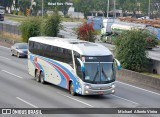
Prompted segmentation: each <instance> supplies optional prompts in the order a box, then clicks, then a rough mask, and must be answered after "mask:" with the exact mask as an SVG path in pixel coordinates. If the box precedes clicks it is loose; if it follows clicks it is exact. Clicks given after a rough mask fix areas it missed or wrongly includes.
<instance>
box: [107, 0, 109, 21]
mask: <svg viewBox="0 0 160 117" xmlns="http://www.w3.org/2000/svg"><path fill="white" fill-rule="evenodd" d="M108 14H109V0H108V4H107V18H108Z"/></svg>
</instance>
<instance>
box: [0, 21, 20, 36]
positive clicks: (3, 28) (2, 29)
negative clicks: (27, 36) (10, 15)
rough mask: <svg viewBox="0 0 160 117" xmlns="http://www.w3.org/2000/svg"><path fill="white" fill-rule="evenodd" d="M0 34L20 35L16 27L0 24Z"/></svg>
mask: <svg viewBox="0 0 160 117" xmlns="http://www.w3.org/2000/svg"><path fill="white" fill-rule="evenodd" d="M0 32H7V33H10V34H15V35H21V31H20V30H19V29H18V25H14V24H4V23H0Z"/></svg>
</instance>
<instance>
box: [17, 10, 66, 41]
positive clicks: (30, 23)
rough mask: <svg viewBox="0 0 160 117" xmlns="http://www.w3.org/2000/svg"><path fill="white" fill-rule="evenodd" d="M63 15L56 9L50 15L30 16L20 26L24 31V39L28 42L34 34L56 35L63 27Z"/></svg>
mask: <svg viewBox="0 0 160 117" xmlns="http://www.w3.org/2000/svg"><path fill="white" fill-rule="evenodd" d="M61 21H62V20H61V16H60V15H59V14H58V12H57V11H55V12H54V13H53V14H51V15H50V16H46V17H45V18H42V17H29V18H27V19H26V20H24V21H23V22H22V23H21V25H20V26H19V28H20V30H21V32H22V41H23V42H28V39H29V38H30V37H34V36H40V35H44V36H52V37H56V36H57V34H58V33H59V30H60V29H62V28H63V26H62V25H61Z"/></svg>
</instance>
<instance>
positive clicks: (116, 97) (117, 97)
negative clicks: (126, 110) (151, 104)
mask: <svg viewBox="0 0 160 117" xmlns="http://www.w3.org/2000/svg"><path fill="white" fill-rule="evenodd" d="M111 95H112V94H111ZM112 96H113V97H116V98H119V99H122V100H125V101H127V102H131V103H133V104H136V105H140V104H139V103H137V102H134V101H131V100H128V99H125V98H122V97H119V96H116V95H112Z"/></svg>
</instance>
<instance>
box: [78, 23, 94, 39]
mask: <svg viewBox="0 0 160 117" xmlns="http://www.w3.org/2000/svg"><path fill="white" fill-rule="evenodd" d="M76 34H77V35H78V38H79V39H80V40H85V41H90V42H94V41H95V39H96V32H95V30H94V29H93V23H87V22H85V23H83V24H82V25H81V26H80V27H79V28H78V29H77V31H76Z"/></svg>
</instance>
